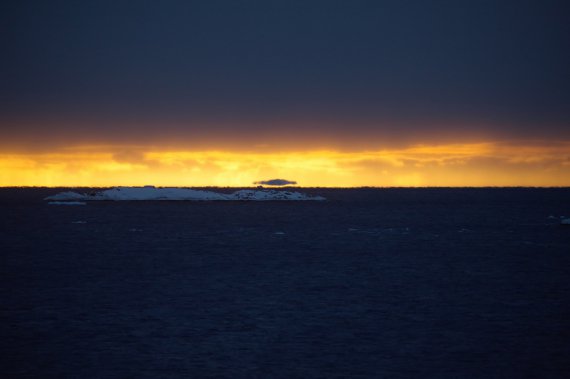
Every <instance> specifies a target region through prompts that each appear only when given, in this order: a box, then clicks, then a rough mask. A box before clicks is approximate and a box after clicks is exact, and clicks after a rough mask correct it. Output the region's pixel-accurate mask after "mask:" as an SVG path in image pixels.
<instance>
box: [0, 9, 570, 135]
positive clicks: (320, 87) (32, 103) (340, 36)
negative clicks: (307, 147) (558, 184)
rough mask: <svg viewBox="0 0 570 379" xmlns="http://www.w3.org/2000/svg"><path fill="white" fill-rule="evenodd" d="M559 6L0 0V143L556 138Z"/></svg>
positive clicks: (566, 34) (560, 81) (560, 101)
mask: <svg viewBox="0 0 570 379" xmlns="http://www.w3.org/2000/svg"><path fill="white" fill-rule="evenodd" d="M569 10H570V5H569V4H568V3H567V2H565V1H560V0H544V1H538V0H534V1H524V0H523V1H520V0H518V1H515V0H505V1H491V0H484V1H477V2H474V1H460V0H459V1H458V0H455V1H451V0H449V1H438V2H429V1H423V0H415V1H396V0H390V1H381V0H377V1H372V0H370V1H366V0H355V1H350V2H349V1H330V0H329V1H324V0H314V1H287V2H271V1H247V2H238V1H222V0H219V1H216V0H213V1H182V0H172V1H168V2H157V1H152V0H140V1H137V2H136V3H133V2H126V1H104V0H103V1H81V2H79V1H71V0H68V1H58V2H55V3H53V2H46V1H25V0H23V1H17V2H3V3H2V4H1V5H0V22H1V24H2V33H1V35H0V41H1V46H2V52H3V59H2V61H1V62H0V127H1V128H2V133H3V134H4V135H3V137H4V139H5V140H7V139H9V137H10V136H11V135H21V139H26V138H38V139H39V140H41V141H43V140H44V139H43V136H54V135H55V136H59V135H61V136H62V138H70V139H71V138H78V139H80V138H81V136H88V138H89V139H90V140H104V141H102V143H108V142H112V141H113V140H117V141H123V140H129V139H130V138H131V137H132V138H133V139H136V138H139V137H140V135H147V136H150V139H151V140H152V139H153V138H154V136H155V135H160V134H161V133H163V132H164V133H165V134H168V135H169V136H172V139H177V138H191V137H192V136H193V135H194V134H196V133H201V134H208V133H212V134H214V137H216V138H218V137H219V138H224V136H225V135H227V134H224V132H225V131H226V130H228V129H230V130H231V131H232V133H234V134H239V133H240V132H241V131H244V132H247V133H251V134H252V135H261V134H266V135H270V134H271V133H273V132H275V131H294V132H304V131H309V130H310V129H311V128H312V129H313V131H316V132H315V133H314V135H315V136H317V137H318V136H319V135H329V136H336V137H337V138H338V139H339V140H343V139H344V138H345V137H346V136H347V135H359V136H361V138H362V139H364V140H366V139H367V136H372V137H370V138H373V139H377V140H379V141H380V140H382V136H389V137H390V138H394V139H397V138H398V137H399V136H405V137H409V136H414V135H417V136H418V137H417V138H418V139H421V138H425V136H427V135H433V136H436V138H437V136H438V135H439V134H445V133H447V134H454V133H455V134H457V135H460V134H462V133H471V134H474V135H477V134H478V133H479V134H481V135H490V134H493V135H496V134H504V135H506V136H508V137H509V136H513V137H520V138H537V137H540V136H543V135H547V136H549V137H548V138H553V137H552V136H556V135H563V136H565V137H568V136H569V134H570V132H569V130H570V128H569V127H568V126H569V124H570V90H569V88H570V76H569V75H568V67H570V49H568V41H569V40H570V23H569V22H568V20H567V15H568V11H569ZM24 118H25V119H26V120H28V119H30V120H32V121H30V122H29V123H28V124H26V125H27V126H26V125H22V124H25V123H23V122H21V123H20V124H19V123H18V120H22V119H24ZM50 118H53V119H56V120H57V119H61V118H63V119H72V120H80V121H81V122H70V121H68V122H55V123H54V124H55V126H53V125H49V126H46V125H45V122H44V120H46V119H50ZM14 120H15V121H14ZM94 120H96V121H97V122H94ZM123 120H127V121H128V122H130V123H131V124H132V125H134V126H129V127H126V126H121V125H122V123H123V124H126V123H127V121H125V122H123ZM34 122H35V125H39V126H37V127H32V126H29V125H32V124H34ZM42 122H44V124H42ZM88 124H89V125H88ZM118 125H119V126H118ZM137 125H140V126H137ZM220 125H222V126H220ZM307 125H309V126H307ZM311 125H312V126H311ZM137 128H138V131H139V132H140V133H139V135H138V136H137V135H134V131H135V130H137ZM230 134H231V133H230ZM28 135H31V137H28ZM71 136H74V137H71ZM317 137H312V138H317ZM227 138H230V137H227ZM370 138H368V139H370ZM260 142H263V141H260ZM419 142H421V140H420V141H419Z"/></svg>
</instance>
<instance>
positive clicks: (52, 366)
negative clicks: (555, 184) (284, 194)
mask: <svg viewBox="0 0 570 379" xmlns="http://www.w3.org/2000/svg"><path fill="white" fill-rule="evenodd" d="M59 191H60V190H58V189H23V190H17V189H0V212H1V215H2V217H0V251H1V254H0V283H1V286H0V295H1V298H0V300H1V309H0V317H1V324H0V325H1V326H0V328H1V329H0V330H1V342H0V343H1V351H0V361H1V362H2V367H1V373H2V375H1V376H2V377H5V378H149V379H150V378H568V377H570V226H561V225H560V216H566V217H570V189H354V190H338V189H337V190H334V189H314V190H307V191H306V192H310V193H314V194H320V195H324V196H325V197H327V198H329V201H327V202H267V203H263V202H218V203H216V202H210V203H195V202H93V203H88V204H87V205H85V206H56V205H48V204H47V202H45V201H43V200H42V198H43V197H45V196H47V195H50V194H54V193H57V192H59Z"/></svg>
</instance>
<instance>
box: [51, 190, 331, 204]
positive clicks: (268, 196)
mask: <svg viewBox="0 0 570 379" xmlns="http://www.w3.org/2000/svg"><path fill="white" fill-rule="evenodd" d="M45 199H46V200H58V201H59V200H113V201H121V200H191V201H215V200H225V201H231V200H238V201H242V200H248V201H272V200H295V201H302V200H326V199H325V198H324V197H322V196H309V195H307V194H304V193H300V192H291V191H277V190H240V191H236V192H234V193H231V194H223V193H218V192H212V191H204V190H193V189H189V188H155V187H152V186H145V187H115V188H111V189H108V190H104V191H99V192H95V193H90V194H80V193H76V192H62V193H58V194H56V195H53V196H48V197H46V198H45Z"/></svg>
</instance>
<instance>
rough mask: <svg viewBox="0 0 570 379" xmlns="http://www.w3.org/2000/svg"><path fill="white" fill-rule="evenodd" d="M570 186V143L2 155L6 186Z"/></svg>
mask: <svg viewBox="0 0 570 379" xmlns="http://www.w3.org/2000/svg"><path fill="white" fill-rule="evenodd" d="M272 178H283V179H288V180H295V181H297V182H298V184H299V185H300V186H306V187H312V186H323V187H358V186H570V142H564V141H562V142H544V141H523V142H520V141H518V142H516V143H513V142H511V143H509V142H493V141H478V142H471V141H470V142H467V143H446V144H433V143H432V144H411V145H408V146H403V147H402V146H399V147H393V148H386V147H384V148H381V149H367V150H364V149H361V150H354V149H353V150H350V151H347V150H341V149H336V148H328V149H324V148H318V149H316V148H314V149H311V148H304V149H300V150H295V149H294V148H290V149H285V150H282V151H281V150H279V151H277V150H274V151H272V149H268V148H267V147H266V146H258V147H257V148H252V149H250V150H249V151H243V150H239V151H238V150H235V149H233V150H232V149H223V150H220V149H195V148H194V149H182V148H157V147H149V146H127V145H107V146H88V145H79V146H70V147H66V148H52V149H51V150H48V151H46V150H42V151H41V152H30V151H26V152H13V151H10V152H8V151H4V152H2V150H0V186H114V185H147V184H152V185H157V186H251V185H253V182H255V181H258V180H266V179H272Z"/></svg>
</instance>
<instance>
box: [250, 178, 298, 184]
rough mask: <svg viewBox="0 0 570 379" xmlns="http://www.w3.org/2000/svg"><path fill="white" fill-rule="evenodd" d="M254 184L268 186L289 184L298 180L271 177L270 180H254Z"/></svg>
mask: <svg viewBox="0 0 570 379" xmlns="http://www.w3.org/2000/svg"><path fill="white" fill-rule="evenodd" d="M253 184H259V185H266V186H287V185H294V184H297V182H295V181H292V180H286V179H270V180H261V181H259V182H254V183H253Z"/></svg>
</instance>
